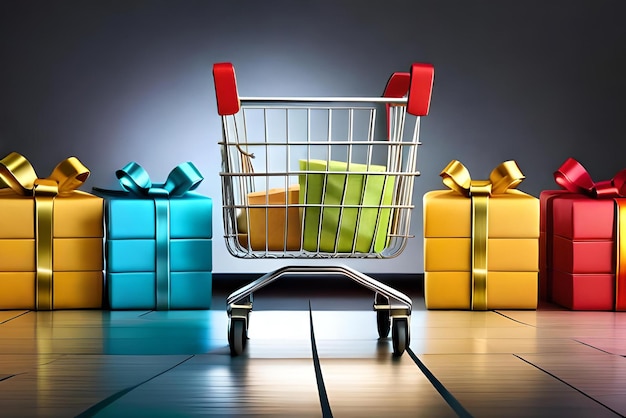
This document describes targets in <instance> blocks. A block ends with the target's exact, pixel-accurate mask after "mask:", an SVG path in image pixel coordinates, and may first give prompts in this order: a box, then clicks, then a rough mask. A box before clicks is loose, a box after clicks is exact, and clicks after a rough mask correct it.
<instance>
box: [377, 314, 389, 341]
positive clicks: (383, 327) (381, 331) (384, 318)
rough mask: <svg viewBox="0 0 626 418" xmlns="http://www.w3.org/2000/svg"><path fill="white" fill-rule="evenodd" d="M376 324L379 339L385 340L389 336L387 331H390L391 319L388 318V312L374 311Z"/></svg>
mask: <svg viewBox="0 0 626 418" xmlns="http://www.w3.org/2000/svg"><path fill="white" fill-rule="evenodd" d="M376 323H377V325H378V336H379V337H380V338H387V337H388V336H389V329H391V319H390V318H389V311H388V310H380V311H376Z"/></svg>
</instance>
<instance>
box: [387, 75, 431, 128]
mask: <svg viewBox="0 0 626 418" xmlns="http://www.w3.org/2000/svg"><path fill="white" fill-rule="evenodd" d="M434 76H435V68H434V67H433V66H432V64H421V63H415V64H413V65H412V66H411V72H410V73H393V74H392V75H391V77H389V80H388V81H387V85H386V86H385V91H384V92H383V97H392V98H400V97H404V96H407V105H406V111H407V112H408V113H410V114H411V115H414V116H426V115H428V110H429V109H430V98H431V96H432V91H433V79H434Z"/></svg>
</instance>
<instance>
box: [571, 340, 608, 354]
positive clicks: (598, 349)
mask: <svg viewBox="0 0 626 418" xmlns="http://www.w3.org/2000/svg"><path fill="white" fill-rule="evenodd" d="M574 341H575V342H577V343H578V344H582V345H584V346H587V347H589V348H593V349H594V350H597V351H600V352H602V353H605V354H611V355H613V356H614V355H617V354H615V353H611V352H610V351H606V350H603V349H601V348H598V347H596V346H593V345H591V344H589V343H586V342H584V341H580V340H576V339H574Z"/></svg>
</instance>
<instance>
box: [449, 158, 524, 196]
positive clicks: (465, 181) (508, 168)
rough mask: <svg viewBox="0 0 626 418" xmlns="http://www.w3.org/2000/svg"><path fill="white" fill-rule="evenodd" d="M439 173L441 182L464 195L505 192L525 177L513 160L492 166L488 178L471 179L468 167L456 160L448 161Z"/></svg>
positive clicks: (487, 194) (489, 194)
mask: <svg viewBox="0 0 626 418" xmlns="http://www.w3.org/2000/svg"><path fill="white" fill-rule="evenodd" d="M439 175H440V176H441V177H442V178H443V184H445V185H446V186H448V187H449V188H450V189H452V190H454V191H456V192H457V193H459V194H462V195H463V196H465V197H471V196H475V195H483V196H485V195H486V196H491V195H492V194H501V193H505V192H506V191H507V190H509V189H514V188H516V187H517V185H518V184H520V183H521V182H522V181H523V180H524V178H525V176H524V174H522V171H521V170H520V169H519V167H518V166H517V163H516V162H515V161H513V160H509V161H505V162H503V163H501V164H500V165H498V166H497V167H496V168H494V169H493V170H492V171H491V174H489V180H472V177H471V176H470V173H469V171H468V169H467V168H465V166H464V165H463V164H462V163H461V162H460V161H457V160H452V161H450V163H448V165H447V166H446V167H445V168H444V169H443V170H442V171H441V173H440V174H439Z"/></svg>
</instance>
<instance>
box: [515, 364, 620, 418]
mask: <svg viewBox="0 0 626 418" xmlns="http://www.w3.org/2000/svg"><path fill="white" fill-rule="evenodd" d="M513 355H514V356H515V357H517V358H518V359H520V360H522V361H523V362H524V363H526V364H529V365H530V366H532V367H535V368H536V369H537V370H540V371H542V372H543V373H545V374H547V375H548V376H550V377H552V378H554V379H556V380H558V381H559V382H561V383H563V384H564V385H567V386H569V387H570V388H572V389H574V390H575V391H576V392H578V393H580V394H581V395H583V396H586V397H587V398H589V399H591V400H592V401H594V402H596V403H597V404H598V405H601V406H603V407H605V408H606V409H608V410H609V411H611V412H613V413H615V414H617V415H618V416H620V417H622V418H626V417H625V416H624V415H622V414H620V413H619V412H617V411H616V410H614V409H613V408H611V407H609V406H608V405H605V404H603V403H602V402H600V401H599V400H597V399H595V398H594V397H593V396H590V395H588V394H587V393H585V392H584V391H583V390H581V389H578V388H577V387H576V386H574V385H572V384H570V383H568V382H567V381H565V380H563V379H561V378H560V377H558V376H557V375H555V374H554V373H550V372H549V371H547V370H546V369H544V368H542V367H539V366H538V365H536V364H534V363H532V362H530V361H528V360H526V359H525V358H523V357H521V356H519V355H518V354H513Z"/></svg>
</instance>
